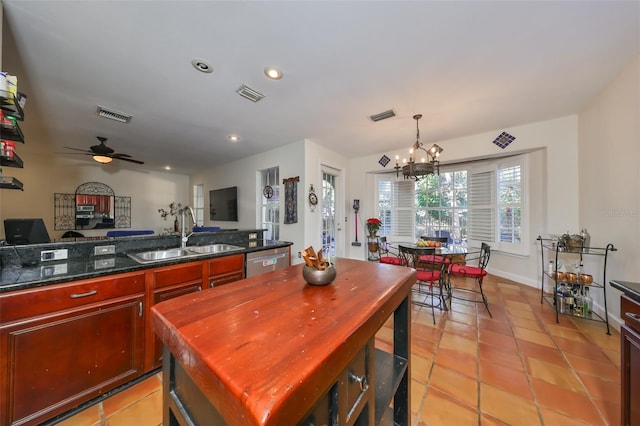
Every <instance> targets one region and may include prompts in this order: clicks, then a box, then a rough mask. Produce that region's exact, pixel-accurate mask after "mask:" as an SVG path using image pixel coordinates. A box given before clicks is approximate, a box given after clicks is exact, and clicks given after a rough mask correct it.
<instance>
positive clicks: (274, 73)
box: [264, 67, 282, 80]
mask: <svg viewBox="0 0 640 426" xmlns="http://www.w3.org/2000/svg"><path fill="white" fill-rule="evenodd" d="M264 75H266V76H267V77H268V78H270V79H271V80H280V79H281V78H282V71H280V70H279V69H278V68H274V67H267V68H265V69H264Z"/></svg>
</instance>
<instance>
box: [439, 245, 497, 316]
mask: <svg viewBox="0 0 640 426" xmlns="http://www.w3.org/2000/svg"><path fill="white" fill-rule="evenodd" d="M477 253H478V254H477V255H475V256H474V254H473V253H472V252H469V253H468V254H467V255H466V258H465V263H469V262H471V263H474V262H473V261H474V260H476V259H477V261H478V263H477V266H475V265H468V264H458V263H452V264H451V265H449V269H448V274H447V275H448V277H447V281H448V283H449V284H448V290H449V297H450V298H451V299H458V300H465V301H468V302H474V303H483V304H484V307H485V308H487V312H488V313H489V316H490V317H491V318H493V315H491V311H490V310H489V302H488V300H487V296H486V295H485V294H484V291H483V290H482V280H483V279H484V277H485V276H486V275H487V264H488V263H489V258H490V257H491V246H489V244H487V243H482V245H481V247H480V252H477ZM453 277H464V278H473V279H474V280H475V281H476V282H477V283H478V289H477V290H476V289H472V288H468V287H456V286H454V285H453V284H452V282H451V278H453ZM455 292H458V293H460V292H462V293H465V292H466V293H474V294H479V295H480V297H481V300H478V298H477V297H474V298H468V297H463V296H460V295H456V294H455Z"/></svg>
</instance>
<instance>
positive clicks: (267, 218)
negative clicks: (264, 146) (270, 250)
mask: <svg viewBox="0 0 640 426" xmlns="http://www.w3.org/2000/svg"><path fill="white" fill-rule="evenodd" d="M279 175H280V171H279V168H278V167H272V168H270V169H265V170H261V171H260V191H259V196H260V200H261V202H260V210H259V211H260V220H259V223H258V226H259V227H260V228H261V229H266V231H265V232H264V239H265V240H279V239H280V187H279V186H278V181H279V180H280V177H279ZM267 186H270V187H271V188H272V190H273V192H271V194H272V195H271V198H267V197H266V196H265V193H264V188H265V187H267Z"/></svg>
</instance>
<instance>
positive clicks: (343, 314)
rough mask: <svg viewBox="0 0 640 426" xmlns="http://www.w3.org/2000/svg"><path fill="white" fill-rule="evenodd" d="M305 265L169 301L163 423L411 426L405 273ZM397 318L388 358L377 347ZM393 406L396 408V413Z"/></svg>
mask: <svg viewBox="0 0 640 426" xmlns="http://www.w3.org/2000/svg"><path fill="white" fill-rule="evenodd" d="M336 269H337V271H338V276H337V278H336V280H335V281H334V282H333V283H332V284H330V285H327V286H311V285H308V284H306V283H305V282H304V280H303V278H302V265H297V266H292V267H289V268H287V269H283V270H279V271H274V272H270V273H267V274H263V275H260V276H258V277H254V278H248V279H245V280H242V281H238V282H236V283H233V284H229V285H225V286H221V287H216V288H213V289H210V290H206V291H202V292H199V293H194V294H189V295H186V296H182V297H178V298H175V299H172V300H168V301H166V302H162V303H160V304H158V305H156V306H154V307H153V308H152V323H153V326H154V329H155V330H156V332H157V334H158V336H160V339H161V340H162V341H163V343H164V345H165V346H164V347H165V349H164V350H165V356H164V360H163V393H164V396H163V398H164V401H163V402H164V404H163V405H164V414H163V424H164V425H165V426H169V425H187V424H196V425H213V424H233V425H293V424H305V425H312V424H313V425H322V424H329V425H332V424H340V425H342V424H358V425H360V424H366V425H373V424H398V425H408V424H410V407H409V402H410V400H411V398H410V381H411V372H410V363H409V359H410V347H409V345H410V340H411V339H410V329H411V328H410V310H411V308H410V290H411V286H412V285H413V284H414V283H415V280H416V277H415V271H414V270H412V269H410V268H404V267H398V266H394V265H385V264H379V263H372V262H365V261H359V260H350V259H338V260H337V261H336ZM392 315H393V340H394V342H393V347H394V349H393V352H394V353H393V354H391V353H388V352H384V351H382V350H380V349H376V348H375V347H374V339H375V334H376V332H377V331H378V330H379V329H380V328H381V327H382V325H383V324H384V323H385V322H386V321H387V319H389V318H390V317H391V316H392ZM390 407H391V408H390Z"/></svg>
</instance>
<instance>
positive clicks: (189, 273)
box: [153, 262, 202, 288]
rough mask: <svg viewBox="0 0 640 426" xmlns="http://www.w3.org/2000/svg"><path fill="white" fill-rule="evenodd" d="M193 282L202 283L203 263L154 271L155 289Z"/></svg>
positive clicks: (166, 267) (192, 263)
mask: <svg viewBox="0 0 640 426" xmlns="http://www.w3.org/2000/svg"><path fill="white" fill-rule="evenodd" d="M191 281H200V282H202V262H191V263H187V264H182V265H174V266H165V267H162V268H158V269H156V270H155V271H153V282H154V284H155V285H154V288H158V287H165V286H168V285H175V284H178V283H187V282H191Z"/></svg>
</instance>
